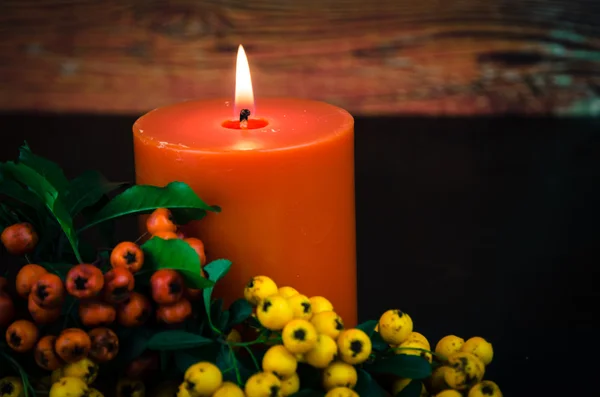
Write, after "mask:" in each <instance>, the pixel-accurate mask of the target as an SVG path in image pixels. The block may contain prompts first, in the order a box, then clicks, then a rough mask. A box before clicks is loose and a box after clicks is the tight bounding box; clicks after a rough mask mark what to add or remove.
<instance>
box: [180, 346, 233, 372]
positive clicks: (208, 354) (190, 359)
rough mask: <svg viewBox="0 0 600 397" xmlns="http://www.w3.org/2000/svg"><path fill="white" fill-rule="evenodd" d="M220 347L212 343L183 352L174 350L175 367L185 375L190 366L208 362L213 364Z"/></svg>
mask: <svg viewBox="0 0 600 397" xmlns="http://www.w3.org/2000/svg"><path fill="white" fill-rule="evenodd" d="M221 346H222V345H219V344H217V343H212V344H208V345H204V346H202V347H198V348H195V349H187V350H185V351H183V350H176V351H174V352H173V359H174V360H175V365H176V366H177V369H178V370H179V371H180V372H181V373H185V371H186V370H187V369H188V368H189V367H190V366H192V365H194V364H196V363H197V362H200V361H210V362H211V363H214V362H216V359H217V355H218V353H219V352H220V350H221Z"/></svg>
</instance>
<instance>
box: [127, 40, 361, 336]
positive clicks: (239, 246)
mask: <svg viewBox="0 0 600 397" xmlns="http://www.w3.org/2000/svg"><path fill="white" fill-rule="evenodd" d="M256 105H257V106H255V103H254V96H253V93H252V83H251V79H250V70H249V67H248V61H247V59H246V56H245V54H244V52H243V48H242V47H241V46H240V50H239V51H238V60H237V76H236V93H235V102H234V103H233V104H232V103H230V101H227V100H224V99H217V100H206V101H190V102H184V103H179V104H175V105H171V106H166V107H163V108H159V109H155V110H153V111H151V112H149V113H147V114H146V115H144V116H142V117H141V118H139V119H138V120H137V121H136V123H135V125H134V127H133V132H134V150H135V168H136V181H137V183H139V184H150V185H156V186H164V185H166V184H168V183H169V182H172V181H182V182H186V183H187V184H189V185H190V186H191V187H192V188H193V189H194V191H195V192H196V193H197V194H198V195H199V196H200V197H201V198H202V199H203V200H204V201H205V202H208V203H214V204H218V205H219V206H220V207H221V208H222V212H221V213H218V214H212V213H211V214H208V215H207V217H206V218H205V219H203V220H202V221H199V222H195V223H193V224H191V225H189V227H188V228H187V229H186V230H185V232H186V233H187V234H188V235H194V236H196V237H198V238H200V239H202V240H203V241H204V244H205V247H206V253H207V256H208V258H209V260H211V259H217V258H227V259H230V260H231V261H232V262H233V267H232V269H231V271H230V273H229V274H228V275H227V276H226V277H225V279H224V280H223V281H222V282H221V284H222V285H221V287H220V288H217V290H216V291H215V294H216V295H217V296H221V297H223V298H224V300H225V301H226V303H230V302H232V301H233V300H235V299H237V298H239V297H240V296H242V294H243V288H244V286H245V284H246V283H247V282H248V281H249V280H250V279H251V277H253V276H256V275H266V276H269V277H271V278H272V279H273V280H275V282H276V283H277V284H278V285H279V286H284V285H289V286H292V287H294V288H296V289H297V290H298V291H300V293H302V294H304V295H307V296H309V297H310V296H314V295H322V296H325V297H326V298H328V299H329V300H330V301H331V302H332V303H333V305H334V308H335V310H336V311H337V312H338V313H339V314H340V315H341V316H343V318H344V319H345V322H346V324H347V325H349V326H352V325H355V324H356V321H357V311H356V234H355V214H354V120H353V118H352V116H351V115H350V114H349V113H348V112H346V111H345V110H343V109H340V108H338V107H335V106H332V105H329V104H326V103H322V102H315V101H309V100H303V99H290V98H276V99H274V98H271V99H260V100H258V101H257V102H256ZM232 114H234V115H235V118H234V119H233V120H232V118H231V117H232Z"/></svg>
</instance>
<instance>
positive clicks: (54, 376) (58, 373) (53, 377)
mask: <svg viewBox="0 0 600 397" xmlns="http://www.w3.org/2000/svg"><path fill="white" fill-rule="evenodd" d="M62 377H64V375H63V369H62V367H61V368H58V369H55V370H54V371H52V373H51V374H50V382H51V384H54V383H56V382H58V381H59V380H60V378H62Z"/></svg>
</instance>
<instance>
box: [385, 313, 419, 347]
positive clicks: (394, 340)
mask: <svg viewBox="0 0 600 397" xmlns="http://www.w3.org/2000/svg"><path fill="white" fill-rule="evenodd" d="M411 332H413V321H412V319H411V318H410V316H409V315H408V314H407V313H404V312H402V311H401V310H397V309H394V310H388V311H386V312H385V313H383V314H382V315H381V317H380V318H379V334H380V335H381V337H382V338H383V340H384V341H386V342H387V343H388V344H390V345H399V344H400V343H402V342H404V341H405V340H406V339H408V336H409V335H410V334H411Z"/></svg>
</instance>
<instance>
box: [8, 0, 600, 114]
mask: <svg viewBox="0 0 600 397" xmlns="http://www.w3.org/2000/svg"><path fill="white" fill-rule="evenodd" d="M599 20H600V3H598V2H597V0H455V1H442V0H380V1H378V2H374V3H373V4H371V3H369V2H365V1H363V0H303V1H297V0H258V1H250V0H248V1H241V0H171V1H167V0H121V1H118V0H106V1H101V0H37V1H34V0H4V1H1V2H0V34H1V37H2V40H1V41H0V49H1V52H0V53H1V54H2V55H1V57H0V76H1V77H2V86H1V87H0V108H2V109H7V110H31V109H36V110H49V111H75V112H78V111H85V112H88V111H93V112H121V113H123V112H135V113H139V112H144V111H147V110H149V109H151V108H154V107H157V106H161V105H165V104H169V103H173V102H176V101H181V100H187V99H198V98H210V97H215V96H218V97H228V96H232V94H233V88H234V87H233V85H234V66H235V51H236V48H237V45H238V44H239V43H242V44H243V45H244V47H245V48H246V52H247V53H248V56H249V59H250V63H251V65H250V66H251V70H252V73H253V82H254V88H255V94H256V96H257V97H261V96H298V97H306V98H312V99H317V100H324V101H328V102H331V103H334V104H337V105H339V106H342V107H345V108H347V109H348V110H350V111H351V112H353V113H354V114H361V115H380V114H397V113H416V114H432V115H454V114H490V113H495V114H498V113H521V114H548V113H558V114H569V115H590V114H592V115H600V99H599V97H600V23H598V21H599Z"/></svg>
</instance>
